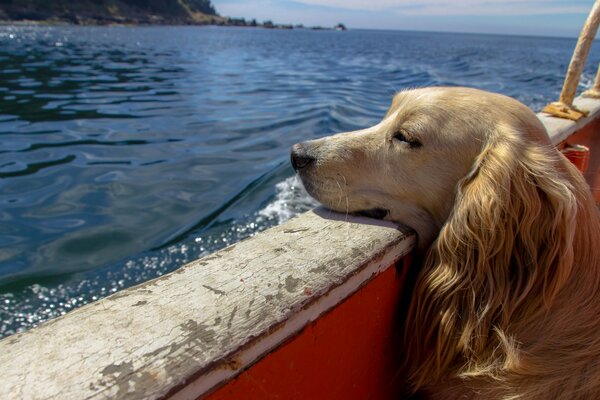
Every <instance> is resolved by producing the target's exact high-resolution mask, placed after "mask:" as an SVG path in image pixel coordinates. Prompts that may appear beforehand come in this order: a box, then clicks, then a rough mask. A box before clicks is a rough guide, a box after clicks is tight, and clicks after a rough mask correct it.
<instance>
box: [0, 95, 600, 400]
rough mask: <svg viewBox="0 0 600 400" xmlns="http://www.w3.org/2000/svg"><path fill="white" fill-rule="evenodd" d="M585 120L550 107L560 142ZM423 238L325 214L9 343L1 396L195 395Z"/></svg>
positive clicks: (594, 108) (581, 103) (590, 105)
mask: <svg viewBox="0 0 600 400" xmlns="http://www.w3.org/2000/svg"><path fill="white" fill-rule="evenodd" d="M575 105H576V106H577V107H579V108H580V109H584V110H588V111H590V115H589V116H588V117H586V118H584V119H582V120H580V121H578V122H573V121H569V120H561V119H558V118H554V117H550V116H547V115H544V114H538V117H539V118H540V119H541V120H542V122H543V123H544V124H545V125H546V128H547V130H548V132H549V134H550V136H551V138H552V141H553V143H555V144H558V143H560V142H562V141H563V140H564V139H566V138H567V137H568V136H569V135H571V134H572V133H573V132H575V131H576V130H578V129H579V128H581V127H582V126H584V125H585V124H586V123H588V122H589V121H591V120H593V119H595V118H597V117H598V116H600V100H595V99H583V98H578V99H576V100H575ZM415 240H416V238H415V236H414V234H413V233H411V232H410V231H409V230H407V229H403V228H399V227H398V226H396V225H394V224H389V223H384V222H380V221H375V220H370V219H364V218H352V217H347V216H339V215H337V214H333V213H329V212H327V211H323V210H318V211H316V212H309V213H307V214H304V215H302V216H300V217H298V218H295V219H293V220H291V221H289V222H287V223H286V224H283V225H281V226H278V227H275V228H273V229H270V230H268V231H266V232H263V233H261V234H259V235H256V236H255V237H253V238H250V239H247V240H245V241H243V242H240V243H238V244H236V245H234V246H230V247H228V248H226V249H224V250H221V251H219V252H217V253H215V254H213V255H210V256H208V257H205V258H203V259H200V260H197V261H194V262H192V263H190V264H188V265H186V266H184V267H182V268H180V269H179V270H177V271H175V272H173V273H171V274H168V275H166V276H164V277H161V278H158V279H155V280H153V281H150V282H147V283H145V284H142V285H139V286H137V287H134V288H130V289H127V290H124V291H122V292H119V293H116V294H114V295H112V296H110V297H108V298H106V299H103V300H100V301H97V302H95V303H92V304H90V305H87V306H85V307H82V308H80V309H78V310H76V311H73V312H71V313H69V314H67V315H66V316H64V317H61V318H58V319H56V320H53V321H50V322H48V323H46V324H43V325H42V326H40V327H38V328H34V329H32V330H31V331H29V332H26V333H23V334H18V335H14V336H11V337H8V338H6V339H4V340H2V341H0V365H2V367H3V372H2V374H1V375H0V397H1V398H10V399H13V398H15V399H18V398H21V399H55V398H60V399H84V398H85V399H87V398H90V399H103V398H127V399H152V398H161V397H165V396H167V395H172V396H173V397H174V398H177V399H192V398H195V397H197V396H199V395H201V394H202V393H205V392H206V391H207V390H210V389H211V388H212V387H214V386H215V385H218V384H219V383H220V382H223V381H224V380H227V379H229V378H231V377H232V376H235V375H237V374H238V373H239V372H240V371H242V370H243V369H244V368H246V367H247V366H249V365H251V364H252V363H253V362H254V361H255V360H257V359H259V358H260V357H261V356H262V355H263V354H265V353H267V352H269V351H271V350H272V349H273V348H275V347H276V346H277V345H278V344H279V343H281V342H282V341H284V340H285V339H286V338H289V337H290V336H292V335H294V333H296V332H298V331H299V330H300V329H302V327H304V326H305V325H306V324H307V323H309V322H310V321H312V320H314V319H315V318H318V316H319V315H321V314H322V313H324V312H325V311H327V310H328V309H330V308H332V307H334V306H335V305H336V304H339V302H340V301H341V300H342V299H344V298H346V297H347V296H349V295H350V294H351V293H353V292H354V291H356V290H357V288H359V287H360V286H361V285H363V284H365V283H367V282H368V281H369V279H370V278H371V277H372V276H373V275H376V274H377V273H379V272H381V270H382V269H384V268H386V267H388V266H390V265H392V264H393V263H394V262H395V261H396V260H398V259H399V258H401V257H402V256H403V255H405V254H406V253H407V252H409V251H410V250H411V249H412V248H413V246H414V243H415Z"/></svg>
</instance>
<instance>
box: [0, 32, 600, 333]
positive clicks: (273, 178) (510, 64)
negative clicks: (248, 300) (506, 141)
mask: <svg viewBox="0 0 600 400" xmlns="http://www.w3.org/2000/svg"><path fill="white" fill-rule="evenodd" d="M574 44H575V40H574V39H556V38H553V39H548V38H528V37H509V36H490V35H463V34H440V33H414V32H398V31H363V30H360V31H359V30H356V31H353V30H350V31H347V32H335V31H309V30H293V31H285V30H264V29H245V28H244V29H242V28H216V27H41V26H40V27H27V26H19V27H11V26H2V27H0V337H1V336H5V335H9V334H11V333H14V332H16V331H18V330H22V329H27V328H29V327H31V326H34V325H35V324H37V323H39V322H41V321H44V320H46V319H48V318H52V317H55V316H58V315H61V314H63V313H65V312H67V311H69V310H71V309H73V308H75V307H78V306H79V305H82V304H84V303H87V302H89V301H92V300H94V299H97V298H100V297H102V296H106V295H107V294H110V293H112V292H114V291H117V290H119V289H122V288H124V287H128V286H131V285H133V284H136V283H140V282H143V281H145V280H148V279H151V278H154V277H157V276H160V275H162V274H164V273H166V272H169V271H172V270H173V269H175V268H177V267H178V266H180V265H181V264H183V263H184V262H187V261H190V260H193V259H195V258H198V257H199V256H202V255H205V254H208V253H210V252H212V251H215V250H217V249H220V248H222V247H224V246H226V245H229V244H231V243H233V242H235V241H238V240H240V239H242V238H245V237H247V236H249V235H252V234H254V233H256V232H258V231H260V230H262V229H265V228H266V227H269V226H272V225H274V224H277V223H280V222H282V221H283V220H285V219H287V218H290V217H292V216H294V215H296V214H298V213H299V212H302V211H305V210H307V209H309V208H311V207H312V206H313V204H314V203H313V202H312V201H311V200H310V199H309V198H308V197H307V196H306V194H305V192H304V191H303V190H302V189H301V188H300V187H298V183H297V181H296V180H295V179H294V178H292V175H293V171H292V169H291V167H290V166H289V165H288V164H289V162H288V159H289V147H290V146H291V145H292V144H293V143H296V142H298V141H302V140H307V139H311V138H317V137H321V136H325V135H328V134H331V133H335V132H342V131H347V130H354V129H359V128H363V127H366V126H370V125H372V124H374V123H376V122H377V121H378V120H379V119H380V118H381V117H382V116H383V115H384V113H385V111H386V109H387V107H388V105H389V103H390V101H391V98H392V96H393V94H394V93H395V92H396V91H398V90H401V89H405V88H411V87H419V86H431V85H461V86H473V87H478V88H481V89H486V90H491V91H495V92H501V93H504V94H507V95H510V96H513V97H515V98H517V99H519V100H521V101H522V102H524V103H525V104H527V105H529V106H530V107H532V108H533V109H534V110H536V111H538V110H539V109H540V108H541V107H542V106H543V105H544V104H545V103H547V102H550V101H552V100H555V99H557V98H558V94H559V92H560V88H561V85H562V80H563V77H564V73H565V71H566V66H567V65H568V62H569V60H570V56H571V52H572V50H573V47H574ZM599 60H600V52H598V50H597V49H592V54H591V55H590V59H589V61H588V67H587V70H586V72H585V74H584V79H583V85H586V84H587V85H589V82H590V80H591V79H592V78H593V76H594V74H595V70H594V66H596V65H598V61H599Z"/></svg>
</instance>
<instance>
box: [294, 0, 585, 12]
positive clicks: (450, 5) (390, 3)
mask: <svg viewBox="0 0 600 400" xmlns="http://www.w3.org/2000/svg"><path fill="white" fill-rule="evenodd" d="M296 2H298V3H302V4H307V5H315V6H324V7H331V8H338V9H346V10H364V11H388V12H394V13H397V14H402V15H534V14H535V15H541V14H581V13H584V14H587V13H588V12H589V10H590V8H591V4H589V5H584V4H581V2H578V3H579V4H572V3H571V4H569V3H567V2H564V1H563V2H554V4H553V2H552V1H548V0H527V1H519V0H484V1H482V0H437V1H422V2H417V1H415V0H370V1H368V2H367V1H364V0H296Z"/></svg>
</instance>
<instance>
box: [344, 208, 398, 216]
mask: <svg viewBox="0 0 600 400" xmlns="http://www.w3.org/2000/svg"><path fill="white" fill-rule="evenodd" d="M389 213H390V210H386V209H384V208H371V209H369V210H360V211H356V212H353V213H352V214H355V215H359V216H361V217H367V218H373V219H384V218H385V217H387V216H388V215H389Z"/></svg>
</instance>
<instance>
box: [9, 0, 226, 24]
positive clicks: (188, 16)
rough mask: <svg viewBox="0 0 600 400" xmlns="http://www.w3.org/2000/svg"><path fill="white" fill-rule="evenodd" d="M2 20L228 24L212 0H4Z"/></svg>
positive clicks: (77, 22)
mask: <svg viewBox="0 0 600 400" xmlns="http://www.w3.org/2000/svg"><path fill="white" fill-rule="evenodd" d="M0 20H5V21H6V20H7V21H40V22H42V21H43V22H65V23H74V24H226V23H227V19H226V18H223V17H220V16H219V15H218V14H217V12H216V10H215V8H214V7H213V5H212V3H211V1H210V0H76V1H75V0H51V1H48V0H0Z"/></svg>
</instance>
